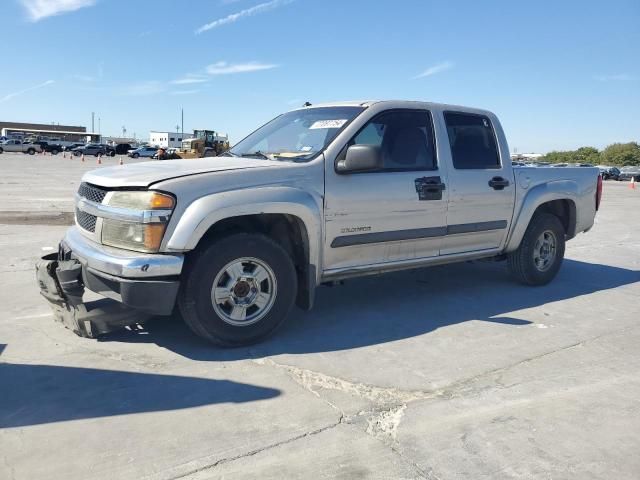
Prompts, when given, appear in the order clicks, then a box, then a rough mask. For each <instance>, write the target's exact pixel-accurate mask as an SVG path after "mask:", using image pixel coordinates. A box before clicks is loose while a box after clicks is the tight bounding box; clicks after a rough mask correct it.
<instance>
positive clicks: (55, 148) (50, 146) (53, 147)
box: [25, 140, 62, 155]
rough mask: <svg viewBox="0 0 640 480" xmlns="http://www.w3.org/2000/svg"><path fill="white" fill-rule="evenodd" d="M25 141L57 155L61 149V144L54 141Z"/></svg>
mask: <svg viewBox="0 0 640 480" xmlns="http://www.w3.org/2000/svg"><path fill="white" fill-rule="evenodd" d="M25 143H31V144H34V145H40V148H41V149H42V150H43V151H45V152H48V153H50V154H51V155H57V154H58V153H59V152H61V151H62V145H58V144H56V143H49V142H44V141H41V140H39V141H36V142H25Z"/></svg>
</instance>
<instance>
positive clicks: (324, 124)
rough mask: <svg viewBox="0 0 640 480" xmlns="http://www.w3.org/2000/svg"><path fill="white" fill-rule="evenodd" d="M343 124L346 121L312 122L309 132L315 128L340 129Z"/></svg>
mask: <svg viewBox="0 0 640 480" xmlns="http://www.w3.org/2000/svg"><path fill="white" fill-rule="evenodd" d="M345 123H347V120H346V119H345V120H342V119H340V120H318V121H316V122H314V123H313V124H312V125H311V126H310V127H309V130H314V129H317V128H340V127H342V126H343V125H344V124H345Z"/></svg>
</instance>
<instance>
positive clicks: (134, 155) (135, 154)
mask: <svg viewBox="0 0 640 480" xmlns="http://www.w3.org/2000/svg"><path fill="white" fill-rule="evenodd" d="M131 156H132V157H133V158H138V157H139V156H140V154H139V153H134V154H133V155H131Z"/></svg>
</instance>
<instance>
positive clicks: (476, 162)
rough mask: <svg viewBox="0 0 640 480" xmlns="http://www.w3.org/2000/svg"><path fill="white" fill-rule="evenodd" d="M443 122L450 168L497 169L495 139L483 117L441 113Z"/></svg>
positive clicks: (498, 166) (498, 162) (497, 156)
mask: <svg viewBox="0 0 640 480" xmlns="http://www.w3.org/2000/svg"><path fill="white" fill-rule="evenodd" d="M444 121H445V123H446V125H447V134H448V135H449V145H450V146H451V156H452V158H453V166H454V168H457V169H482V168H500V156H499V155H498V147H497V145H496V137H495V135H494V134H493V128H492V127H491V122H490V121H489V119H488V118H487V117H485V116H483V115H472V114H468V113H454V112H445V114H444Z"/></svg>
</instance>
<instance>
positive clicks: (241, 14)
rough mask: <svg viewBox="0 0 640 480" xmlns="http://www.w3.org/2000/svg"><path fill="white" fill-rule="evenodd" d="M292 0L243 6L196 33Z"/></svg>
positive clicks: (276, 0)
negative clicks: (242, 8)
mask: <svg viewBox="0 0 640 480" xmlns="http://www.w3.org/2000/svg"><path fill="white" fill-rule="evenodd" d="M293 1H294V0H271V1H270V2H265V3H259V4H258V5H255V6H253V7H251V8H245V9H244V10H240V11H239V12H236V13H232V14H230V15H227V16H226V17H223V18H218V19H217V20H214V21H213V22H210V23H207V24H205V25H203V26H201V27H200V28H198V29H197V30H196V32H195V33H196V34H199V33H202V32H206V31H207V30H212V29H214V28H218V27H221V26H222V25H227V24H229V23H235V22H237V21H238V20H240V19H242V18H245V17H252V16H254V15H258V14H259V13H263V12H267V11H269V10H273V9H274V8H278V7H282V6H283V5H287V4H288V3H291V2H293Z"/></svg>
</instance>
